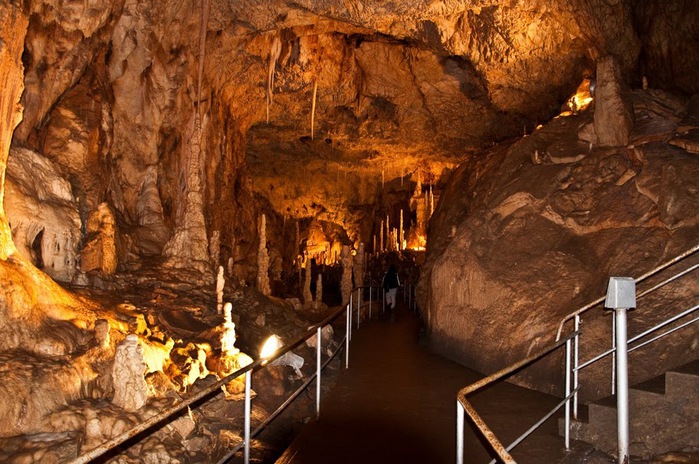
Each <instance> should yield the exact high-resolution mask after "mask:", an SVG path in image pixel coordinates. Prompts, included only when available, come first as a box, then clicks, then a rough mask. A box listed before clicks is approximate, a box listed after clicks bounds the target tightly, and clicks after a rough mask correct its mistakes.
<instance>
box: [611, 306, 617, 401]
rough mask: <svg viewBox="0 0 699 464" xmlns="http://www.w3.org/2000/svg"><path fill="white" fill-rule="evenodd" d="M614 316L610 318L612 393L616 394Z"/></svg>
mask: <svg viewBox="0 0 699 464" xmlns="http://www.w3.org/2000/svg"><path fill="white" fill-rule="evenodd" d="M615 334H616V317H613V318H612V350H613V351H612V395H614V394H616V342H617V340H616V335H615Z"/></svg>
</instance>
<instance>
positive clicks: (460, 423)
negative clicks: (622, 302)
mask: <svg viewBox="0 0 699 464" xmlns="http://www.w3.org/2000/svg"><path fill="white" fill-rule="evenodd" d="M697 251H699V245H697V246H694V247H693V248H691V249H689V250H687V251H686V252H684V253H682V254H680V255H678V256H676V257H675V258H673V259H671V260H668V261H667V262H665V263H663V264H661V265H660V266H658V267H656V268H655V269H653V270H651V271H650V272H647V273H646V274H644V275H642V276H641V277H639V278H638V279H635V280H634V283H635V284H638V283H641V282H644V281H646V280H648V279H649V278H651V277H653V276H656V275H659V274H660V273H661V272H662V271H664V270H666V269H668V268H670V267H671V266H673V265H676V264H678V263H680V262H682V261H684V260H685V259H687V258H689V257H690V256H693V255H694V254H695V253H697ZM697 268H699V264H692V265H690V266H688V267H687V268H686V269H684V270H681V271H679V272H677V273H675V274H674V275H672V276H671V277H668V278H666V279H664V280H663V281H661V282H659V283H658V284H656V285H653V286H652V287H650V288H648V289H646V290H644V291H642V292H641V293H639V294H638V299H640V298H642V297H644V296H647V295H649V294H651V293H652V292H654V291H656V290H658V289H660V288H663V287H665V286H666V285H668V284H670V283H672V282H675V281H677V280H678V279H681V278H683V277H685V276H686V275H688V274H690V273H691V272H693V271H695V270H696V269H697ZM605 298H606V297H601V298H599V299H597V300H595V301H593V302H591V303H589V304H587V305H585V306H583V307H582V308H580V309H578V310H577V311H574V312H572V313H570V314H569V315H567V316H565V317H564V318H563V319H562V320H561V322H560V324H559V326H558V330H557V333H556V341H555V343H553V344H552V345H549V346H548V347H546V348H543V349H542V350H540V351H538V352H537V353H535V354H533V355H531V356H528V357H527V358H525V359H523V360H521V361H519V362H517V363H515V364H512V365H511V366H509V367H506V368H504V369H501V370H500V371H498V372H496V373H494V374H492V375H490V376H488V377H485V378H483V379H481V380H479V381H478V382H475V383H473V384H471V385H469V386H467V387H465V388H462V389H461V390H460V391H459V393H458V394H457V449H456V462H457V464H463V453H464V449H463V442H464V417H465V413H467V414H468V415H469V417H470V418H471V420H472V421H473V423H474V424H475V425H476V427H477V429H478V430H479V432H480V433H481V435H482V436H483V438H485V440H486V441H487V442H488V443H489V445H490V446H491V447H492V449H493V450H494V451H495V452H496V454H497V455H498V457H499V458H500V459H501V460H502V462H505V463H508V464H509V463H516V461H515V460H514V458H513V457H512V456H511V455H510V453H509V451H510V450H511V449H512V448H514V447H515V446H517V445H518V444H519V443H521V442H522V441H523V440H524V439H525V438H526V437H527V436H529V435H530V434H531V433H532V432H533V431H534V430H536V428H538V427H539V426H540V425H541V424H543V423H544V422H545V421H546V420H547V419H549V418H550V417H551V416H552V415H553V414H554V413H555V412H556V411H558V410H560V408H561V407H563V406H565V432H564V433H565V435H564V442H565V448H566V449H569V448H570V430H571V409H572V413H573V417H575V418H577V414H578V391H579V390H580V384H579V372H580V370H582V369H583V368H585V367H587V366H589V365H590V364H593V363H594V362H596V361H599V360H600V359H602V358H604V357H606V356H609V355H612V356H614V354H615V353H616V351H617V347H616V344H615V341H614V340H615V338H614V337H612V348H610V349H609V350H607V351H605V352H604V353H601V354H599V355H597V356H594V357H593V358H591V359H589V360H588V361H585V362H584V363H582V364H581V363H580V362H579V348H580V335H581V331H580V326H581V324H582V318H581V315H582V314H583V313H585V312H587V311H589V310H591V309H593V308H595V307H598V306H600V305H601V304H602V303H603V302H604V301H605ZM615 309H616V308H615ZM697 310H699V305H694V306H691V307H689V308H688V309H685V310H683V311H681V312H679V313H678V314H675V315H674V316H671V317H669V318H668V319H666V320H665V321H663V322H661V323H659V324H657V325H656V326H654V327H652V328H650V329H647V330H645V331H643V332H641V333H639V334H638V335H635V336H634V337H632V338H631V339H629V340H628V343H629V344H632V345H633V346H632V347H631V348H629V349H628V351H626V352H631V351H634V350H636V349H639V348H641V347H643V346H646V345H647V344H649V343H652V342H654V341H656V340H659V339H661V338H663V337H664V336H666V335H669V334H670V333H674V332H676V331H678V330H680V329H682V328H684V327H687V326H689V325H691V324H693V323H695V322H697V321H699V317H695V318H693V319H691V320H689V321H684V322H682V323H679V324H678V325H676V326H674V327H671V328H669V329H667V330H666V331H664V332H663V333H661V334H659V335H656V336H654V337H653V338H652V339H649V340H646V341H643V342H640V340H642V339H643V338H645V337H647V336H649V335H651V334H653V333H655V332H657V331H659V330H661V329H663V328H665V327H668V326H671V325H672V324H673V323H675V322H678V321H680V320H681V319H683V318H686V317H687V316H689V315H691V314H692V313H694V312H696V311H697ZM571 320H573V321H574V328H573V332H572V333H570V334H569V335H566V336H565V337H562V332H563V327H564V325H565V324H566V323H567V322H569V321H571ZM612 321H613V322H612V323H613V326H612V333H613V334H614V333H615V332H616V329H617V327H616V323H615V322H614V321H615V318H612ZM624 330H625V327H624ZM624 341H625V340H624ZM636 342H639V343H638V344H636ZM563 345H565V346H566V353H565V379H564V385H565V387H564V390H565V397H564V398H563V400H562V401H561V402H560V403H559V404H558V405H556V406H555V407H554V408H553V409H552V410H551V411H549V412H548V413H547V414H546V415H545V416H544V417H543V418H542V419H541V420H540V421H538V422H537V423H536V424H534V425H533V426H532V427H530V428H529V429H528V430H527V431H526V432H525V433H524V434H522V435H521V436H520V437H518V438H517V439H516V440H514V441H513V442H512V443H511V444H510V445H508V446H504V445H503V444H502V442H501V441H500V440H499V439H498V438H497V436H496V435H495V434H494V433H493V432H492V431H491V430H490V428H488V426H487V425H486V424H485V422H484V421H483V419H482V418H481V417H480V416H479V415H478V413H477V412H476V411H475V409H474V408H473V406H472V405H471V404H470V403H469V402H468V400H467V399H466V396H467V395H470V394H473V393H475V392H476V391H478V390H480V389H482V388H484V387H486V386H488V385H490V384H492V383H494V382H496V381H498V380H502V379H504V378H506V377H509V376H511V375H513V374H514V373H515V372H516V371H518V370H519V369H522V368H524V367H526V366H529V365H530V364H533V363H534V362H536V361H538V360H540V359H543V358H545V357H547V356H549V355H551V354H552V353H554V352H556V351H557V350H558V349H560V348H561V347H562V346H563ZM571 345H572V346H571ZM626 352H625V353H626ZM613 359H615V358H613ZM612 364H613V366H612V393H614V389H615V387H614V385H615V384H616V382H615V380H616V375H615V374H614V373H615V372H616V368H615V362H613V363H612ZM571 403H572V404H571ZM623 459H624V457H623V456H620V462H623ZM495 461H496V460H495V459H494V460H493V461H491V463H493V462H495Z"/></svg>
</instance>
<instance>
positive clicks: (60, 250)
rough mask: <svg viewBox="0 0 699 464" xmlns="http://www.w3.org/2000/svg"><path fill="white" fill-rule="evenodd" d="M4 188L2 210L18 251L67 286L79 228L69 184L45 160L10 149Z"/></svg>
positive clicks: (32, 154)
mask: <svg viewBox="0 0 699 464" xmlns="http://www.w3.org/2000/svg"><path fill="white" fill-rule="evenodd" d="M5 187H6V195H5V207H6V208H7V210H8V220H9V222H10V224H11V227H12V237H13V239H14V243H15V246H16V247H17V250H18V251H19V253H20V254H21V255H22V256H23V257H24V258H25V259H27V260H28V261H30V262H32V263H34V264H35V265H36V266H37V267H38V268H39V269H42V270H44V271H45V272H46V273H47V274H48V275H50V276H51V277H53V278H54V279H56V280H59V281H62V282H68V283H70V281H71V280H72V279H73V276H74V275H75V272H76V266H77V256H78V242H79V240H80V225H81V221H80V215H79V213H78V208H77V202H76V201H75V198H74V197H73V193H72V189H71V186H70V183H68V181H67V180H65V179H64V178H63V177H62V176H61V175H60V174H59V173H58V171H57V170H56V168H55V167H54V165H53V163H51V161H49V160H48V159H47V158H45V157H43V156H41V155H40V154H38V153H35V152H33V151H30V150H26V149H13V150H12V152H11V156H10V157H9V158H8V163H7V177H6V184H5Z"/></svg>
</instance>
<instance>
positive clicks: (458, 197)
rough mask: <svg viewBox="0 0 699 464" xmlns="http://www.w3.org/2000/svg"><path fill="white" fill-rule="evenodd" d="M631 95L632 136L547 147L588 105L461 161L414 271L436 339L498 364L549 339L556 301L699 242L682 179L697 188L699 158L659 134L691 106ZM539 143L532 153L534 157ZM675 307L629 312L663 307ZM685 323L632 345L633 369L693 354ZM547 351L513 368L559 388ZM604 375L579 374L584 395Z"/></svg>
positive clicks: (564, 309)
mask: <svg viewBox="0 0 699 464" xmlns="http://www.w3.org/2000/svg"><path fill="white" fill-rule="evenodd" d="M633 105H634V109H635V113H636V121H637V124H636V125H635V126H634V130H633V131H632V132H631V139H630V141H631V143H632V144H633V146H629V147H621V148H614V149H608V148H601V147H596V146H588V148H587V149H585V150H584V151H582V154H583V155H584V156H583V157H582V158H579V157H574V158H571V159H570V160H569V161H568V162H566V163H563V164H561V163H560V160H558V162H554V161H552V160H551V159H550V157H549V150H553V151H554V152H557V150H559V149H560V144H561V143H563V142H564V141H565V140H569V138H568V134H570V133H573V134H577V132H578V130H579V128H580V127H584V126H585V125H587V124H589V123H590V120H591V119H592V115H591V114H590V111H588V112H586V113H584V114H581V115H578V116H569V117H565V118H564V117H561V118H558V119H556V120H554V121H552V122H551V123H550V124H548V125H547V126H544V127H543V128H541V129H539V130H537V131H536V132H535V133H534V134H532V135H531V136H529V137H526V138H523V139H522V140H520V141H518V142H516V143H513V144H511V145H507V146H503V147H499V148H497V149H495V150H492V151H490V152H489V153H488V154H487V156H484V157H479V158H474V159H473V160H471V161H470V162H468V163H465V164H464V165H462V166H461V167H460V168H459V170H458V171H457V172H456V173H455V175H454V176H453V177H452V179H451V181H450V184H449V186H448V188H447V190H446V192H445V193H444V196H443V198H442V199H441V201H440V203H439V206H438V208H437V211H436V212H435V215H434V216H433V220H432V223H431V225H430V234H429V237H428V243H429V250H428V258H427V262H426V264H425V266H424V269H423V277H422V280H421V284H420V285H421V288H422V290H423V293H422V295H423V296H422V301H421V306H422V308H423V310H424V316H425V321H426V323H427V325H428V332H429V335H430V340H431V345H432V346H433V347H434V348H435V349H437V350H438V351H439V352H441V353H443V354H446V355H448V356H451V357H453V358H455V359H458V360H459V361H461V362H463V363H464V364H465V365H467V366H470V367H472V368H474V369H477V370H479V371H481V372H484V373H490V372H493V371H495V370H497V369H499V368H502V367H505V366H506V365H508V364H510V363H512V362H514V361H517V360H519V359H522V358H524V357H525V356H526V355H527V354H528V353H531V352H532V351H533V350H535V349H537V348H540V347H543V346H545V345H546V344H548V343H550V342H552V341H553V340H554V338H555V335H556V329H557V326H558V323H559V322H560V320H561V319H562V318H563V317H564V316H565V315H567V314H568V313H570V312H572V311H573V310H575V309H576V308H579V307H581V306H583V304H585V303H588V302H590V301H592V300H593V299H595V298H597V297H599V296H601V295H604V293H605V291H606V284H607V279H608V277H609V276H611V275H629V276H639V275H641V274H643V273H644V272H646V271H649V270H650V269H652V268H653V267H655V266H656V265H658V264H659V263H661V262H662V261H663V260H665V259H668V258H670V257H673V256H674V255H675V254H677V253H679V252H681V251H684V250H685V249H688V248H690V247H691V246H692V245H695V244H696V237H697V232H698V231H699V219H698V218H697V215H696V211H697V208H699V203H698V201H699V200H698V199H697V197H696V195H695V194H693V193H691V192H695V191H696V190H697V188H699V185H698V184H697V180H696V179H699V158H697V157H696V156H695V155H690V154H688V153H687V152H685V151H684V150H681V149H678V148H677V147H675V146H673V145H670V144H668V143H667V142H666V140H670V139H671V138H672V137H674V136H675V130H676V128H677V124H678V123H679V122H680V121H681V120H682V118H683V117H685V114H686V107H685V106H684V104H683V102H681V101H678V100H677V99H675V98H674V97H671V96H670V95H668V94H663V93H660V92H643V91H638V92H635V93H634V94H633ZM565 143H568V144H569V145H568V146H569V147H571V149H572V150H578V149H579V148H575V147H576V145H575V144H574V143H573V144H571V143H570V142H565ZM535 151H536V152H538V153H540V154H542V155H541V161H540V164H533V163H532V160H531V155H532V154H533V153H534V152H535ZM576 153H581V152H576ZM690 178H691V179H690ZM683 285H689V286H690V287H689V288H685V289H684V290H682V291H680V290H677V292H678V294H682V293H683V292H696V291H698V290H699V289H698V288H696V281H691V280H690V281H689V283H685V284H683ZM671 300H672V298H671ZM671 307H672V304H671V302H668V304H667V305H665V306H662V307H653V309H652V310H647V311H644V312H641V311H638V314H637V315H634V317H636V318H637V319H636V320H637V321H639V323H641V322H650V320H656V319H657V320H659V318H660V317H661V316H662V314H663V313H664V312H665V311H669V310H670V308H671ZM646 309H648V308H646ZM647 326H648V325H646V326H644V327H647ZM584 330H585V337H586V338H587V343H590V342H591V345H590V344H588V349H589V350H590V352H592V353H597V352H599V351H601V350H602V347H605V346H608V343H609V342H608V340H607V339H606V335H602V333H603V332H604V330H603V327H601V326H597V325H586V326H585V328H584ZM631 330H633V327H632V328H631ZM688 330H689V331H690V332H689V336H688V337H682V338H677V339H673V340H672V341H670V342H668V343H667V344H666V345H665V346H664V347H663V348H662V353H661V354H660V355H658V356H635V358H634V359H635V361H634V363H633V366H632V372H631V380H632V382H633V381H638V380H642V378H641V377H642V376H643V377H644V378H647V377H650V376H653V375H655V374H657V373H659V372H661V370H662V369H663V367H665V368H667V367H671V366H673V365H677V364H680V363H681V362H682V360H683V359H686V357H691V356H693V355H691V354H688V353H696V343H695V342H694V343H692V335H691V334H692V333H694V334H697V332H696V330H697V329H696V328H694V329H691V328H690V329H688ZM692 330H693V331H694V332H691V331H692ZM632 333H633V332H632ZM694 339H695V340H696V335H695V338H694ZM590 352H587V353H590ZM657 354H658V353H656V355H657ZM646 361H647V362H646ZM556 362H557V361H553V362H552V363H550V364H549V363H544V366H540V365H537V367H535V368H533V369H530V370H527V371H525V372H524V373H523V374H522V375H521V376H520V377H519V378H518V380H519V381H520V382H522V383H523V384H525V385H528V386H531V387H535V388H538V389H541V390H545V391H558V389H560V388H561V386H560V385H558V383H559V380H560V379H559V378H558V372H559V369H560V366H561V364H560V363H559V364H556ZM547 368H548V370H547ZM586 375H590V374H589V373H588V372H586ZM602 375H603V374H602V373H600V372H597V373H595V374H594V375H593V377H592V379H591V380H590V379H589V378H588V381H587V382H586V385H585V387H584V388H585V390H584V391H583V394H584V395H585V396H587V397H594V396H599V395H600V394H604V392H605V387H604V385H605V384H606V382H604V381H602V380H601V379H602V377H601V376H602ZM595 376H599V377H595Z"/></svg>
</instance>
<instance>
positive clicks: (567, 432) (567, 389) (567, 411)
mask: <svg viewBox="0 0 699 464" xmlns="http://www.w3.org/2000/svg"><path fill="white" fill-rule="evenodd" d="M570 345H571V343H570V338H569V339H568V340H566V355H565V356H566V359H565V364H566V380H565V395H566V398H567V399H566V409H565V421H566V425H565V447H566V449H567V450H569V449H570V398H569V396H570V377H571V375H570V374H571V372H570V357H571V352H570V351H571V350H570Z"/></svg>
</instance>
